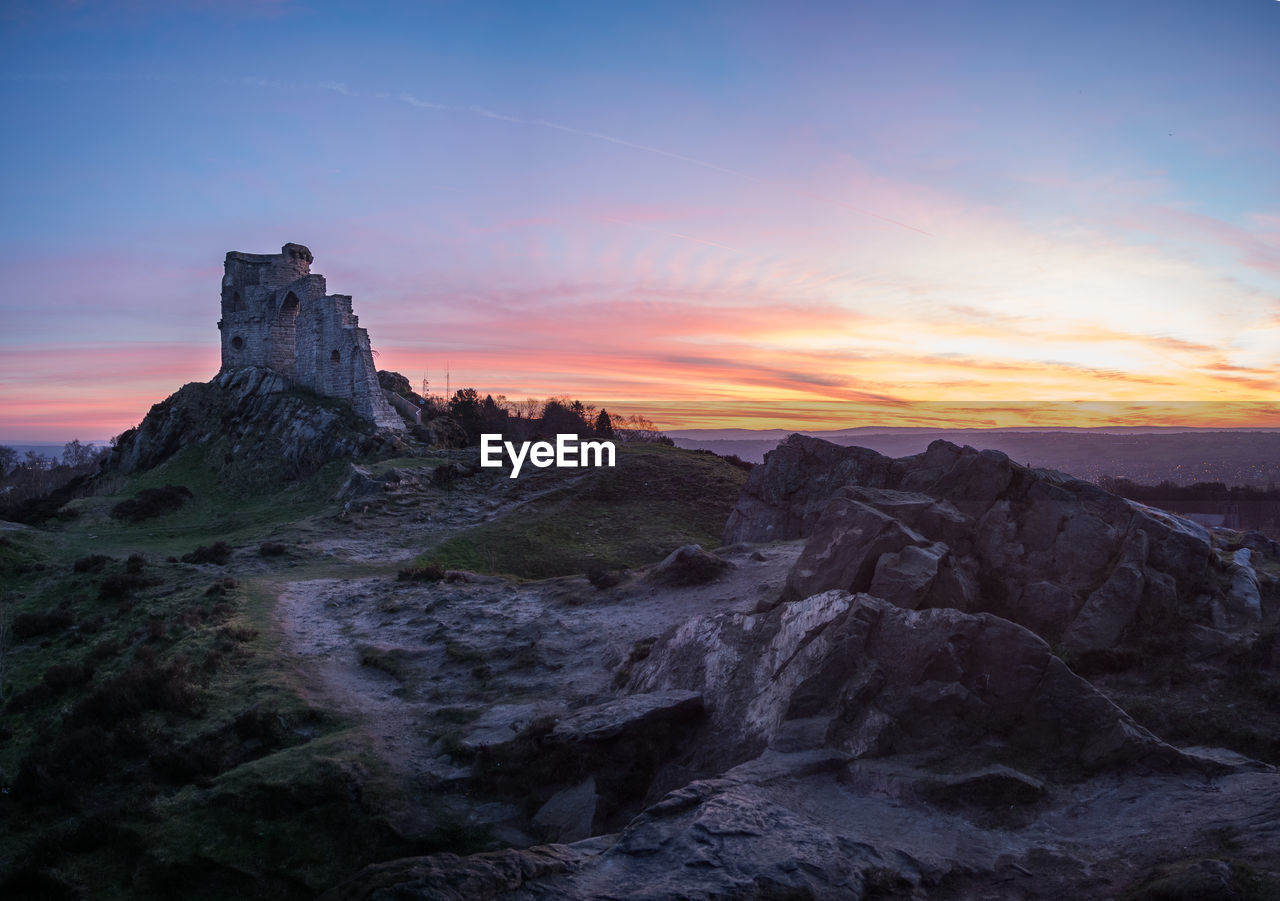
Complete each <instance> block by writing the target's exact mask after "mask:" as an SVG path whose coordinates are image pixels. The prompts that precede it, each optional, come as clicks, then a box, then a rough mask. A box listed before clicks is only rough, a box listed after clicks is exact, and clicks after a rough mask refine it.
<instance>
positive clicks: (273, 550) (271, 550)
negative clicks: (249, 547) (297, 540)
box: [258, 541, 286, 557]
mask: <svg viewBox="0 0 1280 901" xmlns="http://www.w3.org/2000/svg"><path fill="white" fill-rule="evenodd" d="M285 550H286V548H285V546H284V545H283V544H281V543H280V542H278V541H264V542H262V546H261V547H259V548H258V553H259V554H261V555H262V556H264V557H279V556H280V555H282V554H283V553H284V552H285Z"/></svg>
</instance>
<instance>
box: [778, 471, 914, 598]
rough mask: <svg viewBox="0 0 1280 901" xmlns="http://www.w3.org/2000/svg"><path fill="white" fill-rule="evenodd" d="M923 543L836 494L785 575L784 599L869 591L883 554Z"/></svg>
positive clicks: (892, 522)
mask: <svg viewBox="0 0 1280 901" xmlns="http://www.w3.org/2000/svg"><path fill="white" fill-rule="evenodd" d="M924 544H926V542H925V540H924V538H922V537H921V536H920V535H919V534H917V533H916V532H914V531H913V530H911V529H909V528H907V527H906V526H904V525H902V523H900V522H899V521H898V520H896V519H893V518H892V517H890V516H887V515H885V514H884V513H881V512H880V511H879V510H876V509H874V508H872V507H868V506H867V505H866V504H863V503H861V502H859V501H856V500H852V499H850V498H848V497H846V496H842V495H837V496H836V497H835V498H834V499H833V500H832V501H831V502H830V503H828V504H827V505H826V507H824V508H823V511H822V515H821V516H820V517H819V519H818V521H817V523H816V524H815V525H814V531H813V533H812V536H811V537H810V539H809V543H808V544H806V545H805V549H804V552H803V553H801V555H800V559H799V560H797V561H796V564H795V566H794V567H793V568H792V570H791V573H790V575H788V576H787V587H786V591H785V593H784V597H785V598H788V599H798V598H803V597H808V596H809V595H811V594H817V593H818V592H820V591H826V590H828V589H831V588H843V589H845V590H846V591H865V590H866V589H867V588H869V587H870V585H871V582H872V579H873V577H874V575H875V571H876V565H877V563H878V562H879V560H880V557H881V555H883V554H888V553H895V552H897V551H900V550H902V549H903V548H904V547H907V546H909V545H915V546H917V547H918V546H921V545H924ZM935 569H936V568H935Z"/></svg>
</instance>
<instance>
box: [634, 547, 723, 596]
mask: <svg viewBox="0 0 1280 901" xmlns="http://www.w3.org/2000/svg"><path fill="white" fill-rule="evenodd" d="M728 567H729V562H728V561H727V560H724V559H722V558H720V557H717V556H716V555H715V554H711V553H708V552H707V551H704V550H703V549H702V546H701V545H697V544H686V545H683V546H682V547H678V548H676V549H675V550H674V551H672V552H671V553H670V554H668V555H667V556H666V558H665V559H663V561H662V562H661V563H659V564H658V565H657V566H655V567H654V568H653V569H651V570H650V571H649V581H651V582H654V583H656V584H658V585H673V586H680V585H701V584H703V583H704V582H712V581H715V579H716V578H718V577H719V576H720V574H721V573H722V572H724V571H725V570H726V569H728Z"/></svg>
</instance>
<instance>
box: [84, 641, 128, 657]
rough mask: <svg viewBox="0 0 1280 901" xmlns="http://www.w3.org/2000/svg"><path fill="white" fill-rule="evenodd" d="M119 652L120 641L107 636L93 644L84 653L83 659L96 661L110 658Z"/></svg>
mask: <svg viewBox="0 0 1280 901" xmlns="http://www.w3.org/2000/svg"><path fill="white" fill-rule="evenodd" d="M119 653H120V642H118V641H115V640H114V639H111V638H107V639H104V640H103V641H100V642H98V643H97V644H95V645H94V646H93V647H92V648H91V649H90V651H89V653H88V654H86V655H85V658H84V659H85V660H86V661H88V662H90V663H98V662H101V661H103V660H110V659H111V658H112V657H115V656H117V655H118V654H119Z"/></svg>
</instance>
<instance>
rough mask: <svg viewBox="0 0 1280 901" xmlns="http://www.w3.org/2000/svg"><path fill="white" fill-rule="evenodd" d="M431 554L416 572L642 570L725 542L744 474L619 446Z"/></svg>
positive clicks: (720, 464)
mask: <svg viewBox="0 0 1280 901" xmlns="http://www.w3.org/2000/svg"><path fill="white" fill-rule="evenodd" d="M546 475H549V476H551V478H553V479H556V480H558V482H559V484H557V485H553V487H551V488H550V489H549V490H546V491H545V492H543V493H541V494H539V495H537V496H536V497H534V498H533V499H531V500H529V501H528V502H526V503H523V504H520V505H518V506H516V507H514V508H513V509H510V510H508V511H506V512H505V513H504V514H503V515H502V516H500V517H499V518H497V519H494V520H492V521H490V522H487V523H484V524H482V525H479V526H476V527H474V528H472V529H468V530H466V531H464V532H462V533H461V534H459V535H456V536H454V537H452V538H450V539H448V540H447V541H444V542H443V543H441V544H440V545H438V546H437V547H435V548H432V549H431V550H429V551H427V552H426V553H424V554H422V555H421V556H420V557H419V558H418V560H417V561H415V562H416V564H417V565H419V566H427V565H437V566H442V567H445V568H452V569H469V570H473V571H476V572H484V573H490V572H492V573H499V574H504V575H511V576H516V577H519V578H529V579H541V578H548V577H551V576H561V575H570V574H573V573H584V572H588V571H591V570H593V569H606V570H616V569H622V568H628V567H638V566H644V565H647V564H650V563H653V562H655V561H657V560H660V559H662V557H663V556H665V555H666V554H668V553H670V552H671V551H672V550H674V549H675V548H677V547H679V546H680V545H682V544H690V543H695V544H701V545H703V546H705V547H715V546H717V545H719V544H720V533H721V531H722V530H723V529H724V523H725V520H726V519H728V517H729V511H730V510H732V509H733V505H734V502H735V501H736V500H737V497H738V492H739V490H740V489H741V487H742V483H743V482H744V481H746V473H745V472H744V471H743V470H742V469H739V468H737V467H734V466H731V465H730V464H729V463H727V462H725V461H724V460H723V459H721V458H719V457H716V456H714V455H712V454H708V453H699V452H696V451H686V450H680V449H679V448H674V447H667V446H663V445H655V444H644V445H622V446H621V447H620V448H619V453H618V460H617V466H616V467H614V468H612V469H588V470H585V471H584V472H583V473H582V474H581V475H575V476H573V477H572V478H570V477H567V476H565V475H563V474H555V473H552V472H550V471H548V473H546Z"/></svg>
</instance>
